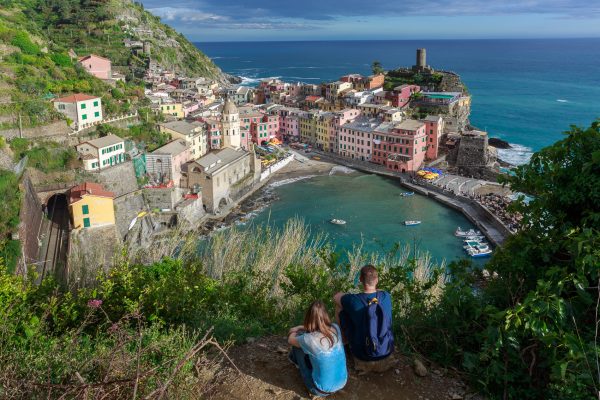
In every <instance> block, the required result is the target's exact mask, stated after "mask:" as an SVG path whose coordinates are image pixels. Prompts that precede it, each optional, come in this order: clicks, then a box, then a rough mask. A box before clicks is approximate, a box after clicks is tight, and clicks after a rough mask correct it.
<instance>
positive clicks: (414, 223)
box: [404, 221, 421, 226]
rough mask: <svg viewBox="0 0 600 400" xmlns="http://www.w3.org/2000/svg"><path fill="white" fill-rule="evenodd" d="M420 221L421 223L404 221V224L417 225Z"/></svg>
mask: <svg viewBox="0 0 600 400" xmlns="http://www.w3.org/2000/svg"><path fill="white" fill-rule="evenodd" d="M420 223H421V221H404V225H406V226H414V225H419V224H420Z"/></svg>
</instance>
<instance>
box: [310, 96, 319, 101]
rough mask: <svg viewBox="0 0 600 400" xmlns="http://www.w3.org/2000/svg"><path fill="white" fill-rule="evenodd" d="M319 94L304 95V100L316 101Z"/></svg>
mask: <svg viewBox="0 0 600 400" xmlns="http://www.w3.org/2000/svg"><path fill="white" fill-rule="evenodd" d="M320 98H321V96H306V101H317V100H319V99H320Z"/></svg>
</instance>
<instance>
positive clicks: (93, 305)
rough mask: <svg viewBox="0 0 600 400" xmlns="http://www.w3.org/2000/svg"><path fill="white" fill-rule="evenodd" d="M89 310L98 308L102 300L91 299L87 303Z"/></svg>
mask: <svg viewBox="0 0 600 400" xmlns="http://www.w3.org/2000/svg"><path fill="white" fill-rule="evenodd" d="M87 305H88V307H89V308H99V307H100V306H101V305H102V300H100V299H92V300H89V301H88V304H87Z"/></svg>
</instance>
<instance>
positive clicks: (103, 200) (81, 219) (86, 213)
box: [68, 182, 115, 230]
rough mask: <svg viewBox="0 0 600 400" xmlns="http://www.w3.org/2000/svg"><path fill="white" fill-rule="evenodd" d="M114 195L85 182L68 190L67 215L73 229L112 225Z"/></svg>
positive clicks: (113, 218)
mask: <svg viewBox="0 0 600 400" xmlns="http://www.w3.org/2000/svg"><path fill="white" fill-rule="evenodd" d="M114 198H115V194H114V193H113V192H109V191H107V190H104V187H102V185H100V184H97V183H92V182H85V183H83V184H81V185H77V186H74V187H72V188H71V189H70V190H69V195H68V200H69V214H70V216H71V223H72V224H73V229H75V230H78V229H82V228H94V227H98V226H106V225H114V223H115V209H114V204H113V199H114Z"/></svg>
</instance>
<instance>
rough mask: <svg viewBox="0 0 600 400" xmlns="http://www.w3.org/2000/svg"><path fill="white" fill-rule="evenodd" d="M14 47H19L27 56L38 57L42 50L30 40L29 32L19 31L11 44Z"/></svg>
mask: <svg viewBox="0 0 600 400" xmlns="http://www.w3.org/2000/svg"><path fill="white" fill-rule="evenodd" d="M10 44H12V45H13V46H16V47H18V48H19V49H21V51H22V52H23V53H25V54H29V55H34V56H35V55H38V54H39V53H40V48H39V47H38V45H36V44H35V43H33V42H32V41H31V39H30V38H29V35H28V34H27V32H24V31H19V32H17V33H16V34H15V36H14V37H13V39H12V41H11V42H10Z"/></svg>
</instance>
